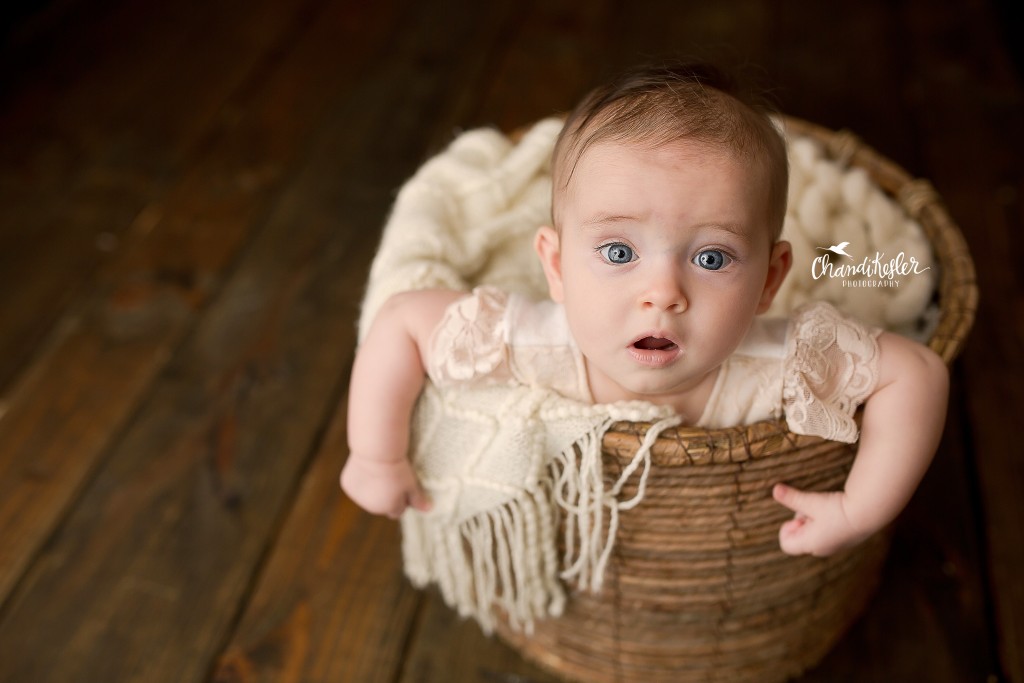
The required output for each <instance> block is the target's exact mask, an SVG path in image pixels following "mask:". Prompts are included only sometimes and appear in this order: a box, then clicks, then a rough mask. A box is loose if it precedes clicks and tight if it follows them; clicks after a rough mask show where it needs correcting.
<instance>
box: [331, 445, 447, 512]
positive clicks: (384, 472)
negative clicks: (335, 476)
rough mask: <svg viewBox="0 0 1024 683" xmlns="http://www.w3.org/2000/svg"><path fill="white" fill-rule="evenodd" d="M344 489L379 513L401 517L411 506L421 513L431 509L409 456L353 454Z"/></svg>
mask: <svg viewBox="0 0 1024 683" xmlns="http://www.w3.org/2000/svg"><path fill="white" fill-rule="evenodd" d="M341 488H342V490H343V491H344V492H345V493H347V494H348V497H349V498H351V499H352V500H353V501H355V503H356V504H357V505H358V506H359V507H361V508H363V509H364V510H366V511H367V512H370V513H373V514H375V515H387V516H388V517H390V518H392V519H398V517H399V516H400V515H401V514H402V513H403V512H404V511H405V509H406V508H407V507H412V508H415V509H417V510H420V511H421V512H426V511H427V510H429V509H430V500H429V499H428V498H427V495H426V494H425V493H424V492H423V489H422V488H420V484H419V481H417V479H416V474H415V472H413V469H412V465H411V464H410V463H409V461H408V460H407V459H406V458H400V459H398V460H387V461H380V460H374V459H372V458H366V457H359V456H357V455H355V454H351V455H349V458H348V461H347V462H346V463H345V467H344V468H343V469H342V470H341Z"/></svg>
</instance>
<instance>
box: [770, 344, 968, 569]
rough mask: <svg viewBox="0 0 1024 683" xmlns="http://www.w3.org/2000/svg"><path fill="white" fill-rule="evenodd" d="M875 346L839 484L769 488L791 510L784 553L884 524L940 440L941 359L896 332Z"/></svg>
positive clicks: (834, 542) (829, 548)
mask: <svg viewBox="0 0 1024 683" xmlns="http://www.w3.org/2000/svg"><path fill="white" fill-rule="evenodd" d="M878 343H879V351H880V357H879V380H878V387H877V388H876V389H875V391H874V393H873V394H871V396H870V397H869V398H868V400H867V401H866V402H865V404H864V420H863V423H862V424H861V435H860V448H859V449H858V451H857V457H856V459H855V460H854V463H853V468H852V469H851V471H850V476H849V477H847V479H846V486H845V489H844V490H843V491H837V492H831V493H810V492H805V491H800V490H798V489H794V488H792V487H789V486H786V485H783V484H777V485H776V486H775V488H774V490H773V492H772V493H773V495H774V497H775V500H777V501H778V502H779V503H781V504H783V505H785V506H786V507H788V508H789V509H791V510H793V511H794V512H795V513H796V516H795V517H794V518H793V519H792V520H790V521H789V522H786V523H785V524H784V525H783V526H782V529H781V530H780V532H779V543H780V545H781V547H782V549H783V551H785V552H787V553H789V554H791V555H800V554H805V553H809V554H811V555H818V556H824V555H831V554H833V553H835V552H838V551H840V550H842V549H844V548H848V547H850V546H853V545H856V544H857V543H860V542H861V541H863V540H865V539H866V538H867V537H868V536H870V535H871V534H873V533H874V532H876V531H878V530H879V529H881V528H882V527H884V526H885V525H886V524H888V523H889V522H891V521H892V520H893V519H894V518H895V517H896V515H898V514H899V513H900V511H901V510H902V509H903V507H904V506H905V505H906V504H907V502H908V501H909V500H910V497H911V496H912V495H913V493H914V490H915V489H916V488H917V485H918V484H919V483H920V481H921V478H922V477H923V476H924V473H925V471H926V470H927V469H928V465H929V464H930V463H931V460H932V456H933V455H934V454H935V449H936V448H937V447H938V445H939V439H940V437H941V436H942V428H943V425H944V423H945V418H946V403H947V401H948V396H949V374H948V371H947V370H946V366H945V364H944V363H943V362H942V359H941V358H939V356H938V355H936V354H935V353H934V352H932V351H931V350H930V349H928V348H927V347H924V346H922V345H920V344H918V343H916V342H914V341H911V340H909V339H906V338H905V337H901V336H899V335H895V334H891V333H883V334H882V335H881V336H880V337H879V339H878Z"/></svg>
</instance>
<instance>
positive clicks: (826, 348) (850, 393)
mask: <svg viewBox="0 0 1024 683" xmlns="http://www.w3.org/2000/svg"><path fill="white" fill-rule="evenodd" d="M792 325H793V327H792V329H791V331H790V335H789V341H788V342H787V350H786V360H785V364H786V367H785V371H784V373H783V377H784V379H783V389H782V404H783V407H784V408H785V411H786V421H787V422H788V423H789V428H790V430H792V431H793V432H795V433H797V434H809V435H814V436H821V437H823V438H826V439H829V440H831V441H843V442H846V443H853V442H855V441H856V440H857V437H858V430H857V423H856V422H855V421H854V419H853V415H854V413H855V412H856V410H857V407H858V406H859V405H860V404H861V403H863V402H864V401H865V400H866V399H867V397H868V396H870V395H871V392H873V391H874V389H875V385H876V384H877V383H878V340H877V336H878V333H879V331H878V330H873V329H870V328H867V327H865V326H863V325H861V324H860V323H858V322H855V321H853V320H849V319H847V318H844V317H843V316H842V315H841V314H840V313H839V312H838V311H837V310H836V309H835V308H833V307H832V306H831V305H829V304H826V303H815V304H811V305H808V306H804V307H802V308H800V309H798V310H797V312H796V313H795V314H794V316H793V321H792Z"/></svg>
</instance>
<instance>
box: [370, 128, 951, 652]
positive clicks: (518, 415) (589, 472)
mask: <svg viewBox="0 0 1024 683" xmlns="http://www.w3.org/2000/svg"><path fill="white" fill-rule="evenodd" d="M560 128H561V121H559V120H557V119H548V120H544V121H541V122H539V123H537V124H536V125H535V126H533V127H532V128H531V129H530V130H529V131H528V132H527V133H526V134H525V136H524V137H523V138H522V139H521V140H520V141H519V142H518V143H513V142H511V141H510V140H509V139H508V138H507V137H506V136H504V135H502V134H501V133H499V132H497V131H494V130H489V129H479V130H472V131H469V132H466V133H463V134H461V135H459V136H458V137H457V138H456V139H455V140H454V141H453V142H452V143H451V145H450V146H449V147H448V148H447V149H446V150H445V151H444V152H442V153H441V154H439V155H437V156H436V157H434V158H432V159H430V160H429V161H427V162H426V163H425V164H424V165H423V166H422V167H421V168H420V169H419V170H418V171H417V173H416V174H415V175H414V176H413V177H412V178H411V179H410V180H409V181H408V182H407V183H406V184H405V186H404V187H403V188H402V189H401V191H400V192H399V194H398V197H397V199H396V202H395V205H394V207H393V210H392V213H391V216H390V217H389V219H388V222H387V225H386V226H385V229H384V234H383V238H382V242H381V246H380V250H379V252H378V254H377V256H376V258H375V260H374V263H373V265H372V268H371V274H370V280H369V285H368V289H367V292H366V298H365V300H364V302H363V308H362V315H361V319H360V322H359V331H360V339H362V337H363V335H365V333H366V331H367V329H368V327H369V323H370V322H371V321H372V319H373V316H374V315H375V314H376V312H377V310H378V309H379V308H380V306H381V305H382V304H383V303H384V301H386V300H387V298H388V297H390V296H392V295H393V294H395V293H398V292H401V291H405V290H410V289H425V288H432V287H446V288H452V289H459V290H467V291H468V290H469V289H471V288H472V287H474V286H477V285H480V284H491V285H495V286H498V287H501V288H503V289H506V290H509V291H513V292H521V293H524V294H527V295H530V296H532V297H534V298H541V297H544V296H546V287H545V282H544V277H543V273H542V271H541V269H540V265H539V263H538V262H537V259H536V257H535V256H534V253H533V249H532V247H531V242H532V239H533V236H534V233H535V231H536V229H537V227H538V226H540V225H542V224H545V223H547V222H549V220H550V217H549V216H550V194H551V180H550V155H551V150H552V148H553V145H554V140H555V137H556V136H557V135H558V132H559V130H560ZM789 149H790V164H791V176H792V180H791V185H790V198H789V206H790V208H789V211H788V213H787V217H786V226H785V230H784V237H785V238H786V239H788V240H790V242H792V243H793V248H794V264H795V265H794V268H793V271H792V272H791V274H790V276H789V278H788V279H787V281H786V283H785V284H784V285H783V288H782V290H781V291H780V293H779V296H778V298H777V300H776V304H775V305H774V307H773V311H774V312H775V313H776V314H784V313H785V312H786V311H788V310H789V309H791V308H793V307H796V306H798V305H800V304H801V303H803V302H805V301H808V300H828V301H831V302H832V303H834V304H836V305H837V306H839V307H840V308H842V309H845V310H847V311H849V312H852V313H854V314H856V315H857V316H858V317H860V318H861V319H862V320H863V321H864V322H866V323H869V324H872V325H876V326H880V327H886V328H889V329H897V330H903V331H910V330H912V329H916V328H918V327H919V325H917V323H918V321H919V320H920V318H921V315H922V311H923V310H924V309H925V308H926V306H927V303H928V300H929V298H930V296H931V292H932V289H933V288H934V276H935V270H934V268H933V269H931V270H927V271H924V274H923V275H919V276H915V277H914V278H912V279H908V280H907V282H906V283H902V282H901V284H900V287H899V288H892V289H878V288H850V287H843V286H842V285H841V283H839V281H838V280H837V279H834V278H821V279H818V280H815V279H814V278H813V277H812V274H811V268H810V265H811V263H812V261H813V259H814V258H815V257H817V256H820V255H821V254H822V251H820V250H819V249H818V248H819V247H822V248H824V247H828V246H831V245H835V244H837V243H839V242H841V241H846V242H849V243H851V244H853V245H856V247H857V248H858V250H859V252H860V253H867V252H868V250H871V252H872V253H874V252H875V251H878V252H882V253H892V254H895V253H896V252H900V251H903V252H904V253H907V254H913V255H914V256H915V257H916V258H917V259H918V260H919V261H920V262H921V267H922V268H924V267H927V266H930V265H931V259H932V257H931V250H930V248H929V246H928V243H927V241H926V240H925V238H924V237H923V235H922V233H921V230H920V227H919V226H918V225H917V224H916V223H914V222H913V221H911V220H910V219H908V218H906V216H905V215H904V213H903V212H902V210H901V209H900V208H899V207H898V205H896V204H895V203H894V202H892V201H891V200H890V199H888V197H886V196H885V195H884V194H883V193H882V192H881V190H879V189H878V188H877V187H875V186H874V185H873V184H872V183H871V181H870V180H869V179H868V177H867V175H866V174H865V173H864V172H863V171H860V170H857V169H853V170H850V169H845V168H843V167H841V166H840V165H838V164H836V163H834V162H832V161H829V160H827V159H826V158H825V156H824V154H823V152H822V150H821V149H820V148H819V147H818V146H817V144H816V143H815V142H813V141H811V140H809V139H800V138H796V139H791V140H789ZM840 237H841V239H840ZM918 332H919V333H921V332H920V331H919V330H918ZM921 334H924V333H921ZM620 420H625V421H632V422H646V423H653V426H652V427H651V428H650V429H649V430H648V432H647V435H646V437H645V439H644V440H643V443H642V444H641V447H640V448H639V449H638V451H637V453H636V455H635V457H634V459H633V461H632V463H631V464H630V466H629V467H627V468H626V470H625V471H624V472H623V474H622V476H621V477H620V479H619V480H618V481H617V482H614V483H613V484H612V485H611V486H606V485H605V482H604V479H603V473H602V469H601V442H602V438H603V436H604V434H605V432H606V431H607V430H608V428H609V427H610V426H611V425H612V424H613V423H614V422H616V421H620ZM676 424H678V418H676V417H675V416H673V415H672V414H671V411H669V410H667V409H665V408H663V407H658V406H653V405H650V404H646V403H630V404H616V405H593V406H587V405H581V404H579V403H575V402H573V401H569V400H567V399H564V398H561V397H559V396H558V395H556V394H554V393H552V392H547V391H542V390H536V389H528V388H524V387H504V386H503V387H493V388H476V389H463V388H452V387H446V388H445V389H443V390H439V389H438V388H436V387H434V386H432V385H429V384H428V386H427V388H426V390H425V391H424V394H423V396H422V398H421V400H420V402H419V405H418V407H417V413H416V415H415V417H414V424H413V439H412V443H413V446H412V450H413V453H412V457H413V461H414V463H415V465H416V467H417V471H418V473H419V475H420V478H421V481H422V483H423V485H424V487H425V488H426V489H427V491H428V492H429V494H430V496H431V497H432V499H433V501H434V508H433V510H432V511H431V512H430V513H428V514H421V513H417V512H411V511H410V512H407V513H406V514H405V515H404V516H403V517H402V531H403V555H404V560H405V569H406V573H407V574H408V576H409V577H410V579H411V580H412V581H413V583H414V584H416V585H417V586H424V585H427V584H429V583H436V584H437V585H438V586H439V587H440V589H441V591H442V594H443V596H444V598H445V600H446V601H447V602H448V603H449V604H450V605H451V606H453V607H454V608H456V609H457V610H458V611H459V613H460V614H462V615H464V616H473V617H474V618H476V619H477V620H478V621H479V622H480V624H481V626H482V627H483V628H484V630H485V631H487V632H490V631H491V630H492V629H493V627H494V624H495V619H496V618H501V617H504V618H505V619H507V621H508V622H509V623H510V624H511V626H512V627H513V628H524V629H527V630H529V629H530V628H531V626H532V623H533V621H534V620H535V619H538V618H544V617H547V616H557V615H558V614H560V613H561V611H562V608H563V606H564V604H565V599H566V598H565V591H564V588H563V582H564V581H571V582H573V583H574V584H575V585H576V586H578V587H579V588H582V589H585V590H592V591H598V590H600V589H601V585H602V579H603V572H604V568H605V565H606V563H607V561H608V558H609V556H610V553H611V550H612V547H613V544H614V540H615V532H616V529H617V524H618V515H619V513H620V512H621V511H622V510H625V509H629V508H631V507H633V506H635V505H636V504H638V503H639V502H640V501H641V500H642V498H643V492H644V487H643V483H644V481H646V477H647V476H648V474H649V471H650V447H651V445H652V444H653V443H654V440H655V439H656V437H657V435H658V434H659V433H660V432H661V431H663V430H664V429H666V428H669V427H671V426H674V425H676ZM630 479H635V480H636V481H637V482H638V484H639V486H638V493H637V494H636V495H635V496H634V497H633V498H632V499H630V500H625V501H624V500H620V499H619V498H620V496H619V494H620V492H621V490H622V488H623V487H624V485H625V484H626V483H627V482H628V481H629V480H630ZM562 521H564V524H565V527H564V528H565V546H566V549H565V553H564V554H563V556H562V557H558V556H557V542H556V532H557V530H558V529H559V527H560V524H561V523H562Z"/></svg>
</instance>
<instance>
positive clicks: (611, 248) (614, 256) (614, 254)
mask: <svg viewBox="0 0 1024 683" xmlns="http://www.w3.org/2000/svg"><path fill="white" fill-rule="evenodd" d="M598 251H600V252H601V256H603V257H604V260H605V261H608V263H615V264H619V265H621V264H624V263H629V262H630V261H635V260H636V253H634V252H633V248H632V247H630V246H629V245H628V244H623V243H622V242H613V243H611V244H606V245H604V246H603V247H599V248H598Z"/></svg>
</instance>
